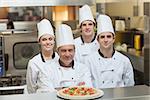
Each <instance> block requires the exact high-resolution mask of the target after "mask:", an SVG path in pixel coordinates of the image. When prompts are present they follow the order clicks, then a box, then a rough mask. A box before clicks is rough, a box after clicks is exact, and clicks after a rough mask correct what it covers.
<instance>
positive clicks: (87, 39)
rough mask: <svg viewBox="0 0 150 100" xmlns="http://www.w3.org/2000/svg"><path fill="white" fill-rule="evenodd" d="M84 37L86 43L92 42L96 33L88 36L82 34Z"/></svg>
mask: <svg viewBox="0 0 150 100" xmlns="http://www.w3.org/2000/svg"><path fill="white" fill-rule="evenodd" d="M82 38H83V41H84V43H91V41H92V40H93V38H94V34H92V35H88V36H86V35H82Z"/></svg>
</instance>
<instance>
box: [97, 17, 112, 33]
mask: <svg viewBox="0 0 150 100" xmlns="http://www.w3.org/2000/svg"><path fill="white" fill-rule="evenodd" d="M103 32H111V33H113V34H115V32H114V28H113V25H112V21H111V18H110V17H109V16H107V15H99V16H98V19H97V35H99V34H101V33H103Z"/></svg>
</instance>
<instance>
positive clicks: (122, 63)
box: [86, 15, 134, 88]
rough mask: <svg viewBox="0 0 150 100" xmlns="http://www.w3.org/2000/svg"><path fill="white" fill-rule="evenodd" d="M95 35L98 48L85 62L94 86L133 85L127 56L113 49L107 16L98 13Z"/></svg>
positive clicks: (113, 38) (110, 25) (112, 30)
mask: <svg viewBox="0 0 150 100" xmlns="http://www.w3.org/2000/svg"><path fill="white" fill-rule="evenodd" d="M97 35H98V36H97V40H98V42H99V44H100V49H99V50H98V51H97V52H95V53H92V55H90V56H89V57H88V58H87V59H86V64H87V65H88V66H89V68H90V70H91V73H92V82H93V84H94V87H96V88H114V87H125V86H133V85H134V76H133V67H132V65H131V62H130V60H129V58H128V57H126V56H125V55H123V54H121V53H120V52H118V51H116V50H115V49H114V46H113V45H114V42H115V32H114V29H113V26H112V21H111V19H110V17H109V16H107V15H99V17H98V19H97Z"/></svg>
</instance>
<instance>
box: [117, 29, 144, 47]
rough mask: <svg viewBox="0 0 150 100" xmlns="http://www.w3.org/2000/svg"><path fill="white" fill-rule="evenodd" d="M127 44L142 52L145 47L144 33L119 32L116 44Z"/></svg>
mask: <svg viewBox="0 0 150 100" xmlns="http://www.w3.org/2000/svg"><path fill="white" fill-rule="evenodd" d="M118 42H119V43H121V44H122V43H126V44H127V45H128V46H129V47H131V48H135V49H139V50H141V49H142V47H143V46H144V33H143V32H140V31H118V32H116V41H115V43H118Z"/></svg>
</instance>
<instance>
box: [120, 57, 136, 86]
mask: <svg viewBox="0 0 150 100" xmlns="http://www.w3.org/2000/svg"><path fill="white" fill-rule="evenodd" d="M126 61H127V62H126V63H125V70H124V74H123V80H124V84H125V86H134V84H135V83H134V73H133V67H132V64H131V62H130V60H129V59H128V60H126Z"/></svg>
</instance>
